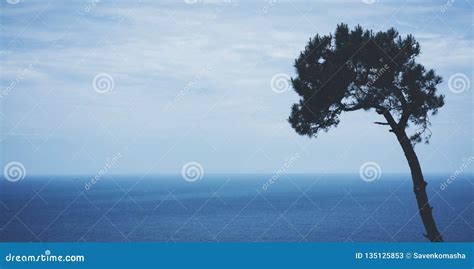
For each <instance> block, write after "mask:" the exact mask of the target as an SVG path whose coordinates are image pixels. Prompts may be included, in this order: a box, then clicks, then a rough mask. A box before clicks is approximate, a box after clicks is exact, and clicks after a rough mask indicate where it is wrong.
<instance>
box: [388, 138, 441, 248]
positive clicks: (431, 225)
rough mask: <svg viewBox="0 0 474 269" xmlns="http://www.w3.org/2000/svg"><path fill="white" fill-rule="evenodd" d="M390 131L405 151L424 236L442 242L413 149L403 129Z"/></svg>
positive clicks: (432, 240)
mask: <svg viewBox="0 0 474 269" xmlns="http://www.w3.org/2000/svg"><path fill="white" fill-rule="evenodd" d="M392 131H393V132H394V133H395V135H396V136H397V139H398V142H400V145H401V146H402V149H403V152H404V153H405V157H406V158H407V161H408V165H409V166H410V171H411V177H412V180H413V187H414V191H415V196H416V202H417V203H418V210H419V212H420V216H421V220H422V221H423V225H424V226H425V230H426V235H425V236H426V237H427V238H428V239H429V240H430V241H431V242H443V238H442V237H441V234H440V233H439V231H438V229H437V228H436V223H435V221H434V219H433V214H432V209H433V208H432V207H431V206H430V204H429V202H428V196H427V195H426V185H427V184H428V183H426V181H425V180H424V178H423V173H422V171H421V166H420V162H419V161H418V157H417V156H416V153H415V150H414V149H413V146H412V144H411V142H410V140H409V139H408V137H407V135H406V133H405V130H392Z"/></svg>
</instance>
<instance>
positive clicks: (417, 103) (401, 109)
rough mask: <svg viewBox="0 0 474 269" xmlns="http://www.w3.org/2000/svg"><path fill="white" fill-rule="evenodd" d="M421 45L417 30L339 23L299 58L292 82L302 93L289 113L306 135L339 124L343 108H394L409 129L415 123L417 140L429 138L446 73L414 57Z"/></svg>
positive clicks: (293, 123) (401, 127) (400, 127)
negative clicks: (370, 28)
mask: <svg viewBox="0 0 474 269" xmlns="http://www.w3.org/2000/svg"><path fill="white" fill-rule="evenodd" d="M419 54H420V46H419V44H418V42H417V41H416V40H415V39H414V37H413V36H411V35H408V36H406V37H404V38H402V37H400V36H399V34H398V32H397V31H396V30H395V29H393V28H392V29H389V30H387V31H386V32H378V33H373V32H372V31H367V30H365V31H364V30H363V29H362V27H360V26H357V27H356V28H355V29H354V30H349V28H348V26H347V25H345V24H340V25H338V26H337V29H336V32H335V34H334V36H332V35H329V36H319V35H316V36H315V37H314V38H312V39H310V40H309V43H308V45H307V46H306V47H305V49H304V51H302V52H301V54H300V56H299V57H298V59H296V60H295V68H296V72H297V76H296V77H295V78H293V79H292V84H293V88H294V89H295V91H296V92H297V93H298V94H299V95H300V97H301V99H300V101H299V103H297V104H294V105H293V107H292V110H291V115H290V117H289V119H288V120H289V122H290V123H291V126H292V127H293V128H294V129H295V130H296V132H298V133H299V134H301V135H308V136H310V137H311V136H316V135H317V134H318V133H319V132H320V131H321V130H324V131H327V130H328V129H329V128H330V127H333V126H337V125H338V123H339V115H340V114H341V113H342V112H347V111H355V110H359V109H364V110H371V109H374V110H375V111H376V112H377V113H379V114H384V113H389V114H390V115H392V116H393V117H394V118H395V120H396V125H395V126H392V125H393V124H390V123H382V124H387V125H390V126H391V127H392V129H394V128H395V129H398V130H405V128H407V126H408V124H412V126H413V127H414V129H415V130H416V131H415V134H414V135H412V136H411V140H412V142H413V143H416V142H420V141H422V140H423V139H424V140H425V141H426V142H428V140H429V136H430V132H429V129H428V127H429V125H430V122H429V116H430V115H434V114H436V112H437V111H438V108H440V107H442V106H443V105H444V96H443V95H438V94H437V89H436V87H437V85H438V84H439V83H441V77H440V76H437V75H436V74H435V72H434V71H433V70H431V69H430V70H426V69H425V68H424V67H423V66H422V65H421V64H418V63H417V62H416V61H415V58H416V56H418V55H419Z"/></svg>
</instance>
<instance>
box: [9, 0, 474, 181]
mask: <svg viewBox="0 0 474 269" xmlns="http://www.w3.org/2000/svg"><path fill="white" fill-rule="evenodd" d="M154 2H157V1H153V2H152V1H150V2H148V1H136V2H134V1H120V2H117V1H89V2H86V1H81V2H79V1H76V2H74V3H71V2H70V1H67V2H66V1H30V0H7V1H5V0H2V3H1V15H0V29H1V32H0V33H1V34H0V40H1V46H0V60H1V73H0V81H1V98H0V105H1V107H0V121H1V125H0V127H1V129H0V130H1V133H0V141H1V142H0V146H1V149H0V161H1V165H2V167H3V166H4V165H5V164H6V163H9V162H12V161H18V162H21V163H22V164H23V165H24V166H25V168H26V171H27V173H28V174H30V175H33V174H94V173H96V172H97V171H98V170H100V169H101V168H103V167H104V166H105V165H106V164H107V163H108V162H110V160H111V159H114V158H115V159H114V160H116V159H118V160H117V162H116V163H114V165H113V167H112V168H111V171H110V173H131V174H153V173H180V171H181V168H182V166H183V165H184V164H185V163H187V162H189V161H196V162H198V163H200V164H201V165H202V166H203V168H204V170H205V172H206V173H227V172H236V173H254V172H269V173H272V172H274V171H276V170H278V169H279V168H281V167H282V166H283V165H284V163H285V161H286V160H289V159H292V158H293V159H295V158H294V157H295V156H298V158H297V160H296V161H295V162H294V163H292V165H291V167H290V168H289V169H288V172H294V173H299V172H315V173H322V172H331V173H334V172H345V173H358V171H359V167H360V166H361V164H363V163H365V162H367V161H374V162H377V163H378V164H379V165H380V167H381V168H382V171H383V172H408V167H407V164H406V161H405V159H404V156H403V153H402V151H401V149H400V147H399V145H398V144H397V142H396V139H395V137H394V136H393V135H392V134H391V133H389V132H388V130H387V128H386V127H385V126H378V125H374V124H373V123H372V122H374V121H380V120H381V119H380V118H379V116H378V115H376V114H375V113H373V112H372V113H371V112H351V113H350V114H346V115H343V117H342V122H341V124H340V125H339V126H338V127H337V128H336V129H332V130H330V132H328V133H323V134H321V135H320V136H319V137H318V138H317V139H309V138H307V137H301V136H299V135H297V134H296V133H295V132H294V131H293V130H292V129H291V127H290V125H289V124H288V123H287V122H286V119H287V117H288V115H289V111H290V106H291V104H292V103H294V102H296V101H297V100H298V98H297V95H296V93H294V92H293V90H292V89H291V88H289V89H288V88H286V87H285V86H286V85H285V83H286V82H285V81H284V80H283V81H279V83H275V84H273V87H272V84H271V83H272V78H274V81H273V82H275V76H277V77H278V78H280V77H285V75H282V74H286V76H293V75H294V69H293V66H292V65H293V61H294V59H295V58H296V57H297V56H298V54H299V52H300V51H301V50H302V49H303V48H304V46H305V44H306V42H307V41H308V39H309V38H310V37H312V36H314V35H316V34H317V33H320V34H328V33H331V32H334V30H335V27H336V25H337V24H338V23H341V22H344V23H347V24H349V26H350V27H354V26H355V25H357V24H360V25H362V26H363V27H364V28H368V29H373V30H374V31H379V30H386V29H388V28H390V27H395V28H397V29H398V30H399V32H400V33H401V34H402V35H406V34H409V33H411V34H413V35H414V36H415V37H416V38H417V40H418V41H419V42H420V45H421V49H422V54H421V56H420V57H419V62H421V63H422V64H424V65H425V66H426V67H428V68H434V69H435V70H436V71H437V73H438V74H440V75H442V76H443V78H444V82H443V83H442V84H441V85H440V91H441V92H442V93H443V94H445V95H446V106H445V107H444V108H442V109H441V110H440V112H439V114H438V115H437V116H436V117H434V118H432V124H433V126H432V128H431V130H432V132H433V136H432V139H431V143H430V145H423V144H420V145H417V146H416V151H417V153H418V155H419V158H420V160H421V163H422V167H423V168H424V170H425V171H426V172H447V173H451V172H452V171H454V170H455V169H457V168H459V167H460V165H461V163H462V162H463V158H468V157H469V156H472V154H473V153H472V152H473V148H472V144H473V140H472V137H473V109H472V104H473V90H472V81H473V76H472V75H473V72H472V66H473V55H474V54H473V16H472V14H473V6H474V3H473V2H472V1H462V0H458V1H439V2H432V3H430V4H427V3H425V2H418V3H413V1H410V3H408V1H407V2H406V3H403V2H402V1H399V2H397V3H395V2H386V1H382V0H380V1H369V0H367V1H352V2H342V1H320V2H317V1H308V2H303V1H294V2H287V1H272V0H270V1H261V2H254V1H234V0H228V1H206V0H187V1H170V2H168V3H163V2H162V1H160V2H162V3H161V4H158V3H154ZM400 2H401V3H400ZM450 78H451V80H450ZM450 81H451V82H452V83H451V84H450V83H449V82H450ZM117 156H119V158H117Z"/></svg>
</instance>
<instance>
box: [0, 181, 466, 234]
mask: <svg viewBox="0 0 474 269" xmlns="http://www.w3.org/2000/svg"><path fill="white" fill-rule="evenodd" d="M449 176H450V175H441V174H437V175H426V176H425V177H426V180H427V181H428V183H429V185H428V196H429V198H430V200H431V201H430V202H431V205H432V206H433V207H434V211H433V212H434V217H435V220H436V221H437V224H438V228H439V230H440V231H441V232H442V235H443V236H444V238H445V240H446V241H471V242H472V241H474V233H473V228H474V227H473V226H474V211H473V209H474V207H473V197H474V196H473V183H474V179H473V177H472V176H470V175H469V174H467V173H466V175H461V176H458V177H457V178H456V179H455V180H454V182H452V183H451V184H449V185H447V186H446V187H445V188H441V184H442V183H443V182H445V181H446V179H447V178H448V177H449ZM92 177H93V176H76V177H64V176H63V177H61V176H54V177H51V176H44V177H26V178H25V179H23V180H21V181H18V182H8V181H7V180H5V179H2V180H1V181H0V210H1V211H0V241H88V242H90V241H99V242H115V241H124V242H127V241H132V242H135V241H138V242H143V241H160V242H183V241H184V242H196V241H204V242H238V241H245V242H274V241H275V242H276V241H282V242H307V241H308V242H321V241H333V242H367V241H384V242H390V241H426V239H425V238H424V237H423V233H424V229H423V226H422V223H421V220H420V217H419V215H418V212H417V207H416V200H415V196H414V193H413V191H412V188H413V187H412V183H411V178H410V176H409V175H402V174H391V175H387V174H384V175H382V177H381V178H380V179H378V180H375V181H372V182H365V181H363V180H361V179H360V177H359V175H347V174H346V175H335V174H332V175H306V174H289V175H279V176H278V175H271V174H268V175H265V174H255V175H249V174H246V175H232V174H230V175H224V174H222V175H220V174H214V175H204V177H203V178H202V179H200V180H198V181H196V182H187V181H185V180H183V178H182V177H181V175H159V176H146V177H140V176H104V177H102V178H100V179H99V180H98V182H97V183H95V184H90V185H89V188H86V187H85V186H86V183H88V182H89V183H90V180H91V178H92ZM272 177H273V178H274V179H275V180H274V182H273V183H270V182H269V181H270V179H271V178H272Z"/></svg>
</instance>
